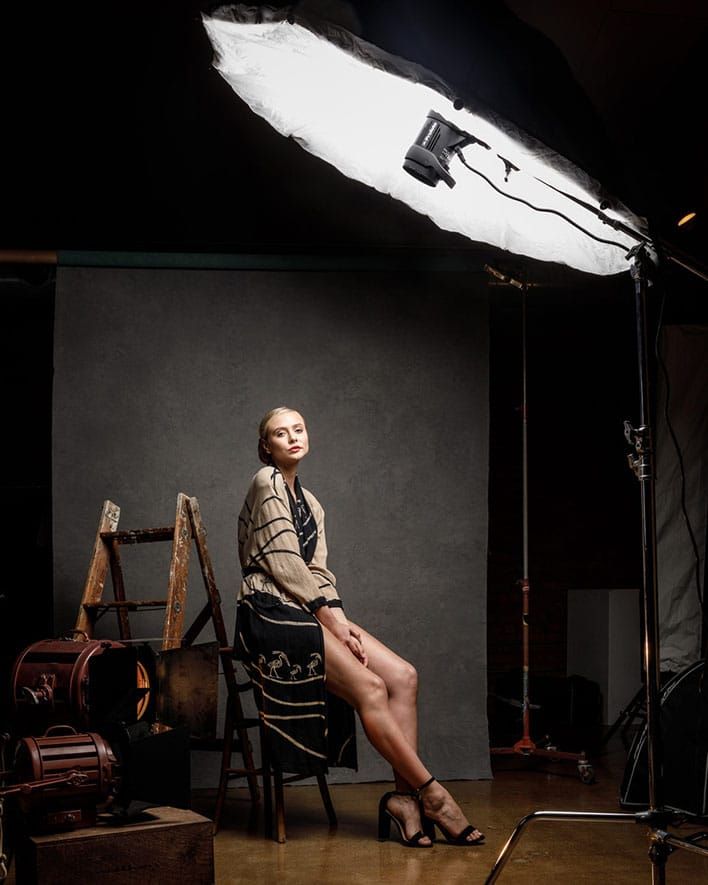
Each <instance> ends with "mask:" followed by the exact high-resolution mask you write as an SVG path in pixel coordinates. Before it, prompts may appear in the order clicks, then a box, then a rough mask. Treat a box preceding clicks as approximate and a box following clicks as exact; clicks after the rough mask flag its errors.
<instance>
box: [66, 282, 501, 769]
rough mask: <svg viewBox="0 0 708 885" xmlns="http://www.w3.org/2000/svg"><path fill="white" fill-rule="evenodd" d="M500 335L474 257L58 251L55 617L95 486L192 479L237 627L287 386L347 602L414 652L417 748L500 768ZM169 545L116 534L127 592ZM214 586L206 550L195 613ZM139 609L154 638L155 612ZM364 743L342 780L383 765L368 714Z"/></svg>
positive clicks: (76, 592) (118, 496)
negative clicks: (241, 518) (309, 262)
mask: <svg viewBox="0 0 708 885" xmlns="http://www.w3.org/2000/svg"><path fill="white" fill-rule="evenodd" d="M487 350H488V341H487V308H486V303H485V300H484V297H483V296H481V297H480V296H479V295H478V294H475V292H474V291H472V289H471V283H470V280H469V277H466V276H465V275H463V274H461V273H442V272H441V273H432V272H430V273H420V272H418V273H408V274H401V273H394V272H388V271H342V272H323V271H316V270H315V271H295V270H290V271H280V272H278V271H269V270H237V271H225V270H218V271H214V270H158V269H137V270H136V269H107V268H99V269H96V268H61V269H60V271H59V273H58V275H57V293H56V319H55V376H54V431H53V433H54V443H53V445H54V490H53V494H54V576H55V612H54V615H55V630H56V632H57V633H61V632H62V631H64V630H67V629H69V628H71V627H72V626H73V624H74V621H75V617H76V611H77V607H78V603H79V600H80V597H81V592H82V588H83V584H84V581H85V578H86V571H87V566H88V562H89V557H90V553H91V549H92V545H93V541H94V537H95V534H96V529H97V526H98V520H99V516H100V513H101V508H102V503H103V501H104V500H105V499H110V500H112V501H113V502H114V503H116V504H118V505H119V506H120V508H121V517H120V524H119V528H123V529H131V528H146V527H156V526H163V525H169V524H170V523H171V522H172V521H173V520H174V513H175V506H176V500H177V494H178V493H179V492H181V491H182V492H186V493H187V494H188V495H193V496H196V497H197V499H198V500H199V503H200V508H201V513H202V518H203V520H204V525H205V528H206V531H207V543H208V546H209V552H210V554H211V559H212V563H213V566H214V571H215V575H216V581H217V584H218V586H219V589H220V592H221V595H222V598H223V612H224V617H225V620H226V623H227V628H228V631H229V634H230V635H231V632H232V629H233V622H234V612H235V602H234V600H235V593H236V589H237V586H238V582H239V569H238V560H237V552H236V546H235V535H236V521H237V514H238V511H239V509H240V507H241V503H242V499H243V496H244V493H245V491H246V489H247V487H248V483H249V481H250V478H251V476H252V475H253V473H254V472H255V470H256V469H257V468H258V467H259V466H260V465H259V463H258V461H257V458H256V438H257V426H258V422H259V420H260V418H261V416H262V414H263V413H264V412H265V411H266V410H268V409H269V408H271V407H273V406H277V405H281V404H287V405H290V406H292V407H294V408H297V409H299V410H300V411H302V413H303V414H304V416H305V418H306V420H307V422H308V426H309V430H310V437H311V453H310V456H309V458H308V459H307V461H306V462H305V463H304V464H303V467H302V470H301V479H302V481H303V484H304V485H305V487H306V488H310V489H311V490H312V491H313V492H314V493H315V494H316V495H317V497H318V498H319V500H320V501H321V502H322V504H323V506H324V508H325V511H326V514H327V533H328V544H329V550H330V566H331V568H332V570H333V571H334V572H335V574H336V575H337V577H338V583H339V587H340V590H341V595H342V598H343V600H344V605H345V610H346V611H347V612H348V613H349V614H350V616H351V618H352V619H353V620H355V621H357V622H359V623H360V624H362V626H365V627H366V628H367V629H369V630H370V631H371V632H373V633H374V634H375V635H378V636H379V637H380V638H381V639H382V640H383V641H384V642H386V643H388V644H389V645H390V646H391V647H392V648H394V649H395V650H396V651H398V652H399V653H400V654H402V655H404V656H405V657H407V658H409V659H410V660H411V661H413V662H414V663H415V664H416V666H417V667H418V670H419V673H420V681H421V690H420V705H421V723H420V748H421V754H422V756H423V758H424V760H425V761H426V763H427V764H428V766H429V767H430V769H431V770H432V771H433V772H435V774H436V775H437V776H438V777H441V778H479V777H488V776H489V775H490V769H489V756H488V734H487V721H486V704H485V698H486V544H487V471H488V369H487ZM169 555H170V544H169V543H163V544H143V545H140V546H139V547H128V548H123V554H122V563H123V567H124V571H125V577H126V587H127V593H128V596H129V597H133V598H143V599H145V598H148V599H154V598H159V597H160V596H161V595H162V596H164V590H165V588H166V584H167V577H168V564H169ZM106 590H107V592H110V579H109V580H108V581H107V587H106ZM205 599H206V597H205V591H204V586H203V584H202V582H201V576H200V573H199V566H198V560H197V558H196V551H194V550H193V554H192V561H191V566H190V581H189V590H188V599H187V602H188V605H187V617H186V624H189V623H191V621H192V620H193V619H194V617H195V616H196V614H197V612H198V611H199V610H200V609H201V607H202V606H203V604H204V602H205ZM112 617H113V616H110V617H106V618H105V619H104V621H102V622H100V628H101V635H105V636H115V635H116V632H115V627H114V625H113V623H111V621H112ZM131 623H132V624H133V625H134V633H135V635H137V636H141V637H143V636H144V637H159V635H160V633H161V629H162V614H161V613H160V614H154V613H150V614H138V615H133V616H132V620H131ZM97 635H98V633H97ZM210 639H213V632H212V631H211V630H210V629H207V630H205V632H204V633H203V634H202V636H201V637H200V640H202V641H208V640H210ZM220 688H221V689H222V696H223V686H220ZM222 707H223V697H222ZM222 715H223V711H222ZM359 751H360V767H359V772H358V773H357V774H352V773H351V772H350V771H349V770H348V769H338V770H333V772H332V776H331V779H332V780H333V781H336V780H351V779H356V780H379V779H388V778H389V777H390V773H389V769H388V767H387V766H386V765H385V764H384V763H383V762H382V761H381V760H380V759H379V758H378V757H377V756H376V754H375V753H374V752H373V751H372V750H371V749H370V748H369V746H368V744H367V743H366V740H365V738H364V737H363V735H362V734H361V733H360V736H359ZM218 766H219V759H218V754H217V753H200V754H197V757H196V760H195V764H194V770H193V784H194V786H215V785H216V782H217V777H218Z"/></svg>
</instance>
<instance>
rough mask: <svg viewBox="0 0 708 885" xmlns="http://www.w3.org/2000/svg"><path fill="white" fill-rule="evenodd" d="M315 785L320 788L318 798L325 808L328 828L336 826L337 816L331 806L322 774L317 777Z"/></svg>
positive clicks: (325, 780) (327, 788)
mask: <svg viewBox="0 0 708 885" xmlns="http://www.w3.org/2000/svg"><path fill="white" fill-rule="evenodd" d="M317 785H318V786H319V788H320V796H321V797H322V804H323V805H324V807H325V811H326V812H327V819H328V820H329V825H330V827H336V826H337V814H336V812H335V810H334V805H333V804H332V798H331V796H330V795H329V787H328V786H327V778H326V777H325V776H324V775H323V774H318V775H317Z"/></svg>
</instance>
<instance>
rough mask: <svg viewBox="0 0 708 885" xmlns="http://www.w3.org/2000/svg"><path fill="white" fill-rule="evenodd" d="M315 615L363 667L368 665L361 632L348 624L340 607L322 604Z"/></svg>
mask: <svg viewBox="0 0 708 885" xmlns="http://www.w3.org/2000/svg"><path fill="white" fill-rule="evenodd" d="M315 617H316V618H317V620H318V621H319V622H320V624H322V626H323V627H325V628H326V629H327V630H329V631H330V633H332V634H333V636H334V637H335V638H336V639H338V640H339V641H340V642H341V643H342V644H343V645H346V647H347V648H348V649H349V651H350V652H351V653H352V654H353V655H354V657H355V658H356V659H357V660H358V661H361V663H362V664H363V665H364V666H365V667H367V666H368V664H369V659H368V656H367V654H366V652H365V651H364V645H363V643H362V641H361V633H359V631H358V630H355V629H354V628H353V627H351V626H350V625H349V622H348V621H347V619H346V616H345V614H344V612H343V611H342V609H341V608H330V607H329V606H327V605H323V606H322V607H321V608H318V609H317V611H316V612H315Z"/></svg>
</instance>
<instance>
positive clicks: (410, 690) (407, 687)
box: [350, 622, 420, 790]
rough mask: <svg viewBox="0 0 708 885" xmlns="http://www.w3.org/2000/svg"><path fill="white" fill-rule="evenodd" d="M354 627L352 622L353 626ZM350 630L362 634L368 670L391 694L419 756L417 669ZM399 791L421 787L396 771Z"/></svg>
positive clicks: (401, 724) (396, 713)
mask: <svg viewBox="0 0 708 885" xmlns="http://www.w3.org/2000/svg"><path fill="white" fill-rule="evenodd" d="M350 623H351V622H350ZM351 626H352V627H353V628H354V629H355V630H357V631H358V632H359V633H360V634H361V639H362V643H363V645H364V648H365V649H366V653H367V655H368V657H369V669H370V670H372V671H373V672H374V673H376V675H377V676H380V677H381V678H382V679H383V681H384V683H385V684H386V689H387V690H388V706H389V709H390V711H391V715H392V716H393V718H394V719H395V720H396V722H397V723H398V727H399V728H400V729H401V731H402V733H403V736H404V737H405V739H406V740H407V741H408V743H409V744H410V746H411V747H412V748H413V749H414V750H415V752H416V753H417V752H418V674H417V672H416V670H415V667H414V666H413V665H412V664H410V663H409V662H408V661H406V660H405V659H404V658H402V657H400V656H399V655H397V654H396V653H395V652H394V651H392V650H391V649H390V648H388V646H386V645H384V644H383V642H380V641H379V640H378V639H377V638H376V637H375V636H372V635H371V633H368V632H367V631H366V630H364V629H363V628H362V627H359V626H358V625H357V624H351ZM393 774H394V777H395V780H396V789H398V790H414V789H415V788H416V787H419V786H420V784H414V783H410V782H409V781H408V780H407V779H406V778H404V777H402V775H401V774H400V772H398V771H396V769H395V768H394V771H393Z"/></svg>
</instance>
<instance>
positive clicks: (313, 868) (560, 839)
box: [194, 741, 708, 885]
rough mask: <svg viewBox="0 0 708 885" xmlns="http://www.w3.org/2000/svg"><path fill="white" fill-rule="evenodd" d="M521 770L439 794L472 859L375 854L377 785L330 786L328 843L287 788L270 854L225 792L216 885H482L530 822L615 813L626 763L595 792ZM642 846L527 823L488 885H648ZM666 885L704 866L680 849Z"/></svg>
mask: <svg viewBox="0 0 708 885" xmlns="http://www.w3.org/2000/svg"><path fill="white" fill-rule="evenodd" d="M523 761H524V760H522V759H516V758H514V759H512V760H509V761H507V760H501V759H500V760H499V762H498V764H496V763H495V769H496V771H495V776H494V778H493V780H487V781H454V782H448V783H447V786H448V787H449V789H450V790H451V791H452V792H453V793H454V795H455V796H456V798H457V799H458V801H459V802H460V804H461V805H462V807H463V808H464V810H465V813H466V814H467V815H468V817H469V819H470V820H471V821H473V822H474V823H475V825H476V826H478V827H479V828H480V829H482V830H484V832H485V833H486V836H487V840H486V844H485V845H484V846H482V847H477V848H459V847H455V846H450V845H446V844H445V843H444V842H437V843H436V844H435V846H434V847H433V848H430V849H417V850H413V849H408V848H404V847H403V846H402V845H401V844H400V843H399V842H398V841H394V839H393V838H392V840H391V841H390V842H385V843H380V842H378V841H377V839H376V808H377V803H378V799H379V796H380V795H381V793H383V792H384V791H385V790H387V789H390V785H389V784H384V783H376V784H351V785H333V786H332V787H331V788H330V789H331V794H332V799H333V802H334V805H335V808H336V810H337V815H338V818H339V826H338V828H337V830H336V831H330V830H329V827H328V824H327V820H326V817H325V813H324V810H323V808H322V804H321V801H320V798H319V793H318V790H317V787H316V786H298V785H291V786H290V787H286V793H285V802H286V817H287V830H288V841H287V843H286V844H284V845H278V844H277V843H275V842H272V841H269V840H266V839H264V837H263V830H262V826H263V822H262V817H261V814H260V811H257V812H256V813H253V812H252V811H251V808H250V803H249V801H248V798H247V791H246V790H245V789H243V788H241V787H235V788H233V789H230V790H229V794H228V795H229V798H228V800H227V805H226V808H225V812H224V815H223V818H222V827H221V830H220V832H219V833H218V834H217V835H216V837H215V841H214V848H215V864H216V882H217V885H231V883H250V885H266V883H276V882H278V883H286V885H287V883H291V885H301V883H302V885H305V883H311V882H315V883H327V885H329V883H331V885H337V883H342V885H344V883H347V885H359V883H360V885H369V883H378V882H381V883H396V885H423V883H425V885H428V883H440V885H443V883H444V885H453V883H466V885H476V883H483V882H484V881H485V879H486V878H487V876H488V875H489V872H490V870H491V868H492V866H493V864H494V862H495V860H496V858H497V855H498V854H499V851H500V850H501V848H502V846H503V845H504V843H505V842H506V840H507V838H508V837H509V835H510V833H511V831H512V830H513V828H514V826H515V824H516V823H517V821H518V820H519V819H520V818H521V817H523V816H524V815H526V814H528V813H529V812H532V811H538V810H554V811H556V810H568V811H593V812H620V811H622V809H621V808H620V807H619V804H618V794H619V784H620V780H621V778H622V773H623V771H624V765H625V761H626V755H625V751H624V748H623V747H622V745H621V743H620V742H619V741H618V742H617V745H616V746H614V745H613V746H612V748H611V749H610V750H608V751H607V752H605V753H604V754H603V755H601V756H598V757H595V758H593V759H592V762H593V765H594V767H595V772H596V778H597V782H596V783H594V784H591V785H586V784H583V783H582V782H581V781H580V779H579V777H578V775H577V771H576V768H575V765H574V764H573V763H570V762H568V763H556V764H555V767H554V773H550V772H549V771H548V770H547V771H545V772H544V771H541V770H540V769H539V767H538V766H535V767H528V766H523V765H522V766H521V767H519V764H518V763H523ZM539 761H540V760H539ZM502 766H503V767H504V769H505V770H502ZM212 809H213V794H211V793H208V792H200V793H198V794H197V795H196V796H195V802H194V810H195V811H199V812H201V813H203V814H205V815H207V816H211V813H212ZM697 829H698V828H696V827H689V826H686V825H684V826H681V827H675V828H672V832H673V833H674V834H675V835H678V836H681V837H686V836H689V835H690V834H691V833H695V832H696V831H697ZM392 832H393V831H392ZM648 836H649V831H648V829H647V827H646V826H644V825H643V824H637V823H634V822H630V823H597V822H593V823H586V822H582V823H576V822H566V821H563V822H555V821H554V822H550V821H535V822H534V823H533V824H531V825H530V826H529V827H528V829H527V830H526V832H525V834H524V835H523V837H522V838H521V840H520V841H519V842H518V843H517V846H516V848H515V850H514V852H513V853H512V855H511V857H510V859H509V860H508V862H507V863H506V865H505V866H504V869H503V870H502V872H501V873H500V875H499V876H498V878H497V882H498V883H502V885H507V883H508V885H513V883H524V885H535V883H539V885H556V883H559V885H560V883H563V885H586V883H587V885H590V883H592V885H605V883H607V885H638V883H651V882H652V865H651V862H650V861H649V859H648V854H647V851H648V846H649V842H648ZM704 844H708V843H704ZM657 881H658V880H657ZM666 882H667V883H668V885H688V883H708V857H703V856H700V855H696V854H693V853H691V852H689V851H687V850H685V849H679V850H677V851H675V852H674V853H673V854H672V855H671V857H669V859H668V861H667V865H666Z"/></svg>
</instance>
